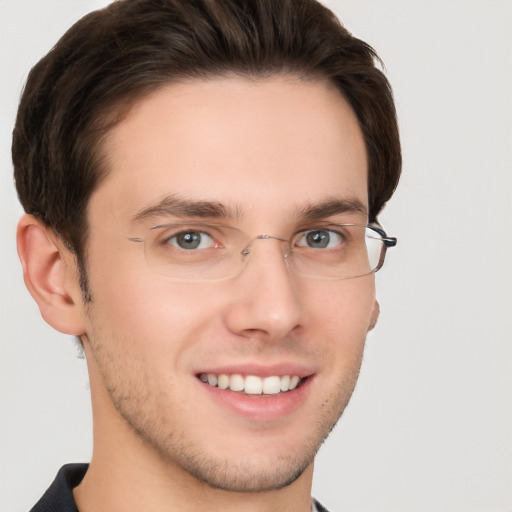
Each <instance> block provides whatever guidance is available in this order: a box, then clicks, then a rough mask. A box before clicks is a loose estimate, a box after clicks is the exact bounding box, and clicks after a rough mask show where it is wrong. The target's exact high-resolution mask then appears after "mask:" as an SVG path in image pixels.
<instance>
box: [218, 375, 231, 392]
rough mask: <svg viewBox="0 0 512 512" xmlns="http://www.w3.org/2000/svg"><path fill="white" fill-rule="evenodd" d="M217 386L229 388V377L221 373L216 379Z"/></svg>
mask: <svg viewBox="0 0 512 512" xmlns="http://www.w3.org/2000/svg"><path fill="white" fill-rule="evenodd" d="M217 386H218V387H219V388H220V389H228V388H229V377H228V376H227V375H224V374H221V375H219V378H218V379H217Z"/></svg>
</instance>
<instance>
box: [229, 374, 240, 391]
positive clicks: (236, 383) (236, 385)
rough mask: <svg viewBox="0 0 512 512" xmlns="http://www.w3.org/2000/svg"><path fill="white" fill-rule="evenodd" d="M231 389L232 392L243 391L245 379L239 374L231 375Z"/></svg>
mask: <svg viewBox="0 0 512 512" xmlns="http://www.w3.org/2000/svg"><path fill="white" fill-rule="evenodd" d="M229 389H231V391H243V389H244V378H243V377H242V376H241V375H238V374H235V375H231V377H230V378H229Z"/></svg>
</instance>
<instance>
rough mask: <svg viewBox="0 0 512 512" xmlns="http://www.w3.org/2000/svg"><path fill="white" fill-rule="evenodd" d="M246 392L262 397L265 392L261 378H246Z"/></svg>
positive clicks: (251, 376)
mask: <svg viewBox="0 0 512 512" xmlns="http://www.w3.org/2000/svg"><path fill="white" fill-rule="evenodd" d="M244 391H245V392H246V393H247V394H248V395H261V393H262V391H263V383H262V382H261V379H260V378H259V377H255V376H254V375H247V377H246V378H245V386H244Z"/></svg>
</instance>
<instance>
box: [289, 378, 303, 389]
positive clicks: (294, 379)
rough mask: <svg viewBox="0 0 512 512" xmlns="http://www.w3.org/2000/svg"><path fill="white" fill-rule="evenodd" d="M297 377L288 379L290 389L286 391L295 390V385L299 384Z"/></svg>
mask: <svg viewBox="0 0 512 512" xmlns="http://www.w3.org/2000/svg"><path fill="white" fill-rule="evenodd" d="M299 380H300V379H299V377H297V376H296V375H294V376H293V377H292V378H291V379H290V387H289V388H288V389H295V388H296V387H297V384H298V383H299Z"/></svg>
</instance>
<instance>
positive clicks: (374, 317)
mask: <svg viewBox="0 0 512 512" xmlns="http://www.w3.org/2000/svg"><path fill="white" fill-rule="evenodd" d="M379 314H380V305H379V302H378V301H377V300H376V301H375V303H374V304H373V310H372V315H371V317H370V325H369V326H368V331H371V330H372V329H373V328H374V327H375V326H376V325H377V321H378V320H379Z"/></svg>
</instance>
